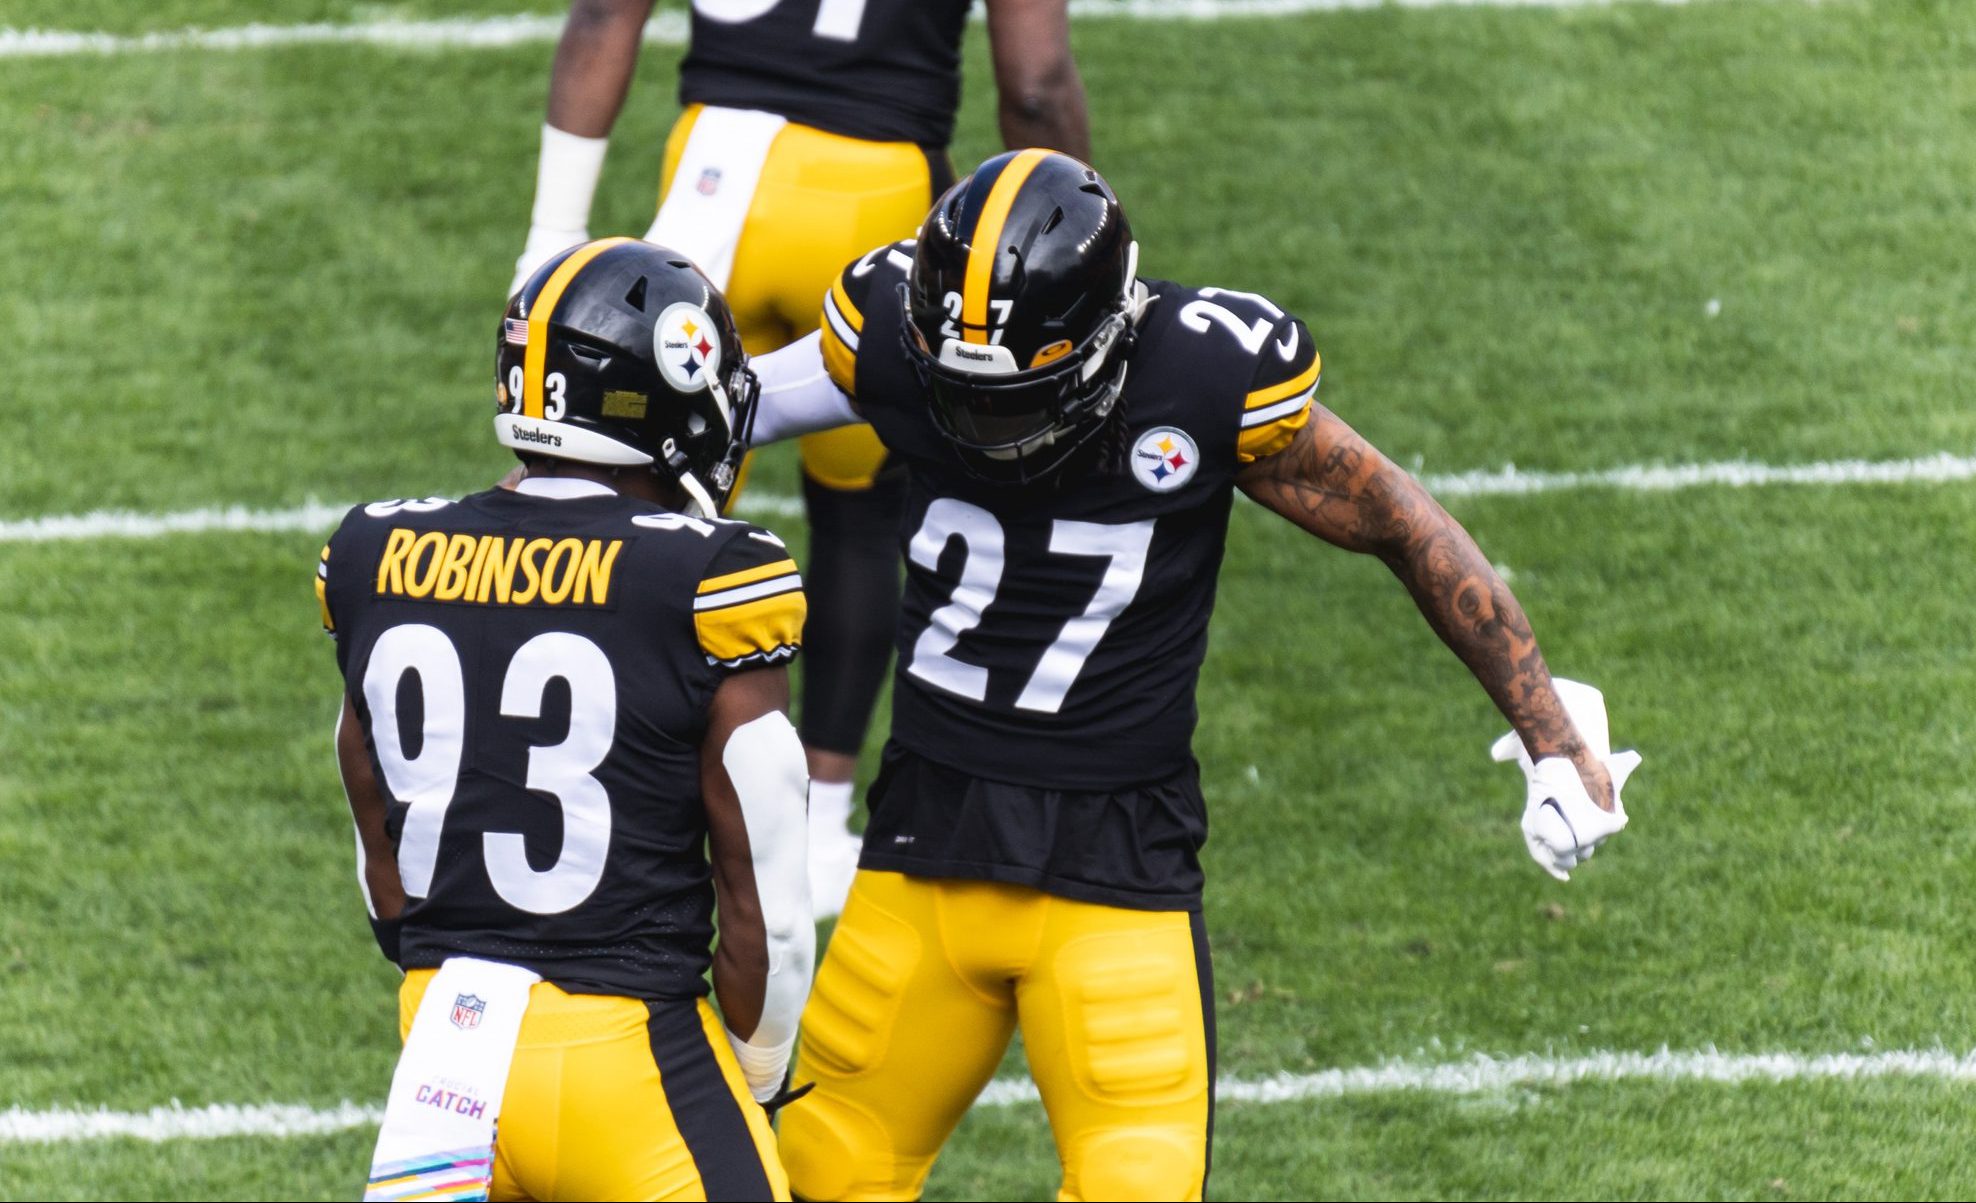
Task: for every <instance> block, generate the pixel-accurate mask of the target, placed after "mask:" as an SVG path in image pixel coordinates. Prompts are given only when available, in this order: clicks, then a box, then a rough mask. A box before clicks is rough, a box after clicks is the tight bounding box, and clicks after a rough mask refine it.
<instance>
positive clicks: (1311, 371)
mask: <svg viewBox="0 0 1976 1203" xmlns="http://www.w3.org/2000/svg"><path fill="white" fill-rule="evenodd" d="M1323 367H1324V364H1323V360H1322V359H1321V358H1320V357H1319V355H1318V353H1317V344H1316V342H1314V341H1313V340H1312V339H1311V336H1310V331H1309V330H1308V329H1306V328H1305V327H1304V324H1303V322H1301V321H1299V320H1298V319H1297V318H1296V317H1295V316H1293V315H1290V314H1285V315H1284V316H1283V317H1282V318H1281V319H1280V320H1278V321H1277V323H1276V325H1275V327H1274V328H1272V329H1271V330H1270V332H1269V336H1268V338H1267V339H1266V340H1265V341H1264V343H1263V347H1262V352H1261V354H1259V355H1258V356H1257V357H1256V370H1255V375H1254V376H1253V377H1251V379H1250V381H1249V391H1248V393H1247V395H1246V396H1244V397H1243V399H1242V430H1241V434H1240V435H1239V436H1238V438H1237V439H1236V443H1235V458H1236V459H1237V460H1238V461H1239V462H1241V463H1244V464H1247V463H1253V462H1254V461H1256V460H1259V459H1265V458H1267V457H1269V456H1272V455H1275V454H1276V453H1277V452H1279V451H1281V450H1283V449H1284V448H1285V447H1288V446H1289V445H1290V440H1291V439H1293V438H1295V437H1296V434H1297V431H1299V430H1301V429H1303V427H1304V425H1305V423H1307V422H1309V421H1310V411H1311V404H1312V402H1313V401H1314V400H1315V398H1316V396H1317V382H1318V377H1319V375H1320V373H1321V372H1322V371H1323Z"/></svg>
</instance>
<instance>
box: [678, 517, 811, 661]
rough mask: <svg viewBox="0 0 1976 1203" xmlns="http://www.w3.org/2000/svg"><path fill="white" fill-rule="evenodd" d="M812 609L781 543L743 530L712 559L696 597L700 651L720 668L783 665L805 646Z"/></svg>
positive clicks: (752, 529) (750, 529)
mask: <svg viewBox="0 0 1976 1203" xmlns="http://www.w3.org/2000/svg"><path fill="white" fill-rule="evenodd" d="M808 613H809V603H808V601H807V600H806V599H805V598H804V596H803V578H802V577H801V576H800V575H799V574H798V573H797V571H796V561H794V560H792V559H790V558H789V549H788V548H787V547H785V546H783V543H782V540H780V539H778V538H776V537H775V536H774V535H772V534H770V533H769V532H768V531H765V530H763V529H761V528H760V527H757V526H747V525H745V524H744V525H741V526H740V528H739V529H737V530H736V531H735V532H734V533H733V534H732V535H731V536H729V538H728V540H727V542H726V544H725V545H724V546H722V547H721V549H720V550H719V551H717V552H715V553H714V556H713V558H712V559H711V560H709V561H708V562H707V568H706V571H705V573H703V574H702V575H701V578H700V584H699V587H698V588H697V589H696V590H694V595H693V629H694V631H695V632H696V633H697V634H698V635H699V639H700V651H701V652H703V653H704V654H705V655H706V657H707V663H708V664H711V665H713V666H715V667H717V668H748V667H753V666H756V665H763V664H784V663H787V662H788V661H790V660H792V659H794V658H795V655H796V653H797V652H798V651H799V650H800V649H801V648H802V646H803V620H804V618H805V617H807V615H808Z"/></svg>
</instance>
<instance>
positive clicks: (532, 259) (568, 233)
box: [508, 226, 590, 299]
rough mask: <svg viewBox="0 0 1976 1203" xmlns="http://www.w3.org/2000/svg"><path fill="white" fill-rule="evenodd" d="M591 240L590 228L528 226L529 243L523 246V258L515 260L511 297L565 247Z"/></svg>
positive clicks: (509, 294)
mask: <svg viewBox="0 0 1976 1203" xmlns="http://www.w3.org/2000/svg"><path fill="white" fill-rule="evenodd" d="M588 241H590V231H588V230H580V229H579V230H552V229H548V228H546V227H543V226H530V227H529V228H528V243H527V244H526V245H525V246H523V247H522V248H521V258H519V259H516V260H515V278H514V282H513V283H511V284H509V285H508V296H509V298H510V299H512V298H513V297H514V295H515V294H516V293H518V292H520V291H521V286H522V285H524V284H526V283H528V278H529V277H530V276H532V275H534V274H535V269H536V268H538V267H541V266H542V265H543V264H544V263H547V262H548V261H549V260H550V259H551V258H553V257H554V256H555V254H556V252H557V251H560V250H562V249H563V248H564V247H570V246H575V245H576V244H577V243H579V242H588Z"/></svg>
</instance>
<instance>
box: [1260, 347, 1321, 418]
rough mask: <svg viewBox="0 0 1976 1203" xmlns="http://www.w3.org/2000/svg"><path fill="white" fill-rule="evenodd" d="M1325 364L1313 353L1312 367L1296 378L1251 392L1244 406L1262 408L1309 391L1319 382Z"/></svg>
mask: <svg viewBox="0 0 1976 1203" xmlns="http://www.w3.org/2000/svg"><path fill="white" fill-rule="evenodd" d="M1323 366H1324V361H1323V360H1322V359H1321V358H1319V357H1317V356H1315V355H1313V357H1312V358H1311V361H1310V367H1308V368H1306V369H1305V370H1304V371H1303V372H1301V373H1299V374H1298V375H1297V377H1296V378H1295V379H1292V380H1285V381H1284V382H1283V383H1281V384H1272V385H1270V386H1269V387H1268V388H1259V389H1257V390H1256V391H1255V392H1253V393H1250V394H1249V396H1248V399H1247V400H1246V401H1244V402H1243V405H1242V408H1244V409H1260V408H1261V407H1263V406H1265V405H1274V404H1275V403H1276V402H1278V401H1282V400H1285V399H1286V398H1289V397H1294V396H1296V395H1297V394H1298V393H1301V392H1305V391H1307V390H1308V389H1309V388H1310V387H1311V386H1312V385H1313V384H1316V383H1317V375H1318V372H1319V370H1320V369H1321V368H1323Z"/></svg>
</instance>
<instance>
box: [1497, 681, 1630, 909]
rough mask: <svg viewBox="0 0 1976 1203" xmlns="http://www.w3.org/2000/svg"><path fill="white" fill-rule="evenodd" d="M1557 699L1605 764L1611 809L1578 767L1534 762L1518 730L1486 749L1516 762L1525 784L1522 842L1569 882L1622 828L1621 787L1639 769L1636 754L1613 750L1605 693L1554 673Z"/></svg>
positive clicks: (1555, 760) (1560, 760) (1560, 761)
mask: <svg viewBox="0 0 1976 1203" xmlns="http://www.w3.org/2000/svg"><path fill="white" fill-rule="evenodd" d="M1551 684H1552V685H1553V686H1554V687H1555V688H1556V689H1557V695H1558V700H1559V701H1560V702H1562V703H1563V704H1564V710H1565V713H1566V714H1568V715H1570V716H1571V721H1572V724H1573V725H1574V726H1576V727H1577V728H1578V736H1579V738H1581V739H1583V740H1584V741H1585V746H1586V748H1587V749H1588V750H1589V751H1590V752H1591V753H1592V755H1593V756H1596V757H1597V758H1598V759H1599V760H1600V761H1602V762H1603V763H1604V764H1605V767H1606V773H1607V774H1608V775H1609V776H1610V777H1611V778H1612V809H1611V810H1605V809H1603V808H1601V807H1600V806H1599V805H1598V803H1596V802H1594V801H1592V796H1591V794H1589V793H1588V792H1586V790H1585V783H1584V781H1583V780H1581V779H1580V778H1579V776H1578V768H1577V766H1576V765H1574V764H1572V763H1571V762H1570V761H1569V760H1566V759H1565V758H1564V757H1562V756H1546V757H1544V759H1542V760H1539V761H1537V762H1536V763H1535V764H1532V763H1531V762H1530V752H1529V750H1528V749H1527V748H1525V747H1524V746H1523V740H1522V738H1521V737H1520V736H1518V735H1517V733H1516V732H1514V731H1511V732H1510V733H1509V734H1507V735H1505V736H1503V737H1502V738H1500V739H1498V740H1497V741H1496V742H1495V744H1494V746H1493V747H1491V748H1490V749H1489V754H1490V756H1491V757H1493V758H1494V759H1496V760H1499V761H1507V760H1514V761H1515V762H1516V763H1517V766H1518V767H1519V768H1521V769H1522V770H1523V776H1524V780H1525V781H1526V782H1527V784H1528V792H1527V793H1526V795H1525V801H1524V807H1523V842H1524V844H1525V845H1527V846H1528V847H1529V849H1530V856H1531V859H1533V860H1535V861H1536V862H1537V864H1538V865H1539V866H1541V867H1542V868H1543V870H1544V872H1546V873H1549V874H1550V875H1551V876H1552V877H1555V878H1557V879H1558V880H1559V881H1569V880H1571V870H1572V869H1575V868H1577V867H1578V866H1579V865H1580V864H1581V863H1583V862H1584V861H1588V860H1590V859H1592V853H1593V852H1595V851H1597V850H1598V847H1599V845H1600V844H1603V843H1604V842H1605V841H1606V840H1607V839H1609V838H1611V837H1612V836H1614V835H1616V834H1618V833H1619V832H1620V831H1622V830H1624V829H1625V827H1626V805H1625V803H1623V802H1621V801H1620V796H1619V791H1620V787H1621V786H1623V785H1625V784H1626V779H1627V778H1628V777H1631V776H1632V775H1633V770H1634V769H1637V768H1639V767H1640V754H1639V753H1638V752H1634V751H1630V750H1629V751H1625V752H1617V753H1615V752H1614V751H1613V750H1612V736H1611V733H1610V731H1609V730H1608V727H1607V723H1606V708H1605V695H1604V694H1602V693H1600V692H1599V691H1598V690H1597V689H1594V688H1593V687H1592V686H1590V685H1586V684H1583V683H1581V682H1578V681H1567V680H1564V679H1563V678H1561V677H1554V678H1552V680H1551Z"/></svg>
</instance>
